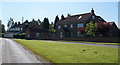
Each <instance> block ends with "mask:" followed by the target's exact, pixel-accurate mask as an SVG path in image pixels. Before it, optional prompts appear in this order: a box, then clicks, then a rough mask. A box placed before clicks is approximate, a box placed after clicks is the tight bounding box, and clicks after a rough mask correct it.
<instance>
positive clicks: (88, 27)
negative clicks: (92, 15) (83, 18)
mask: <svg viewBox="0 0 120 65" xmlns="http://www.w3.org/2000/svg"><path fill="white" fill-rule="evenodd" d="M85 31H86V35H88V36H94V35H95V31H96V26H95V24H94V23H93V22H92V21H91V22H89V23H88V24H86V27H85Z"/></svg>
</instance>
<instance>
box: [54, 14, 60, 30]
mask: <svg viewBox="0 0 120 65" xmlns="http://www.w3.org/2000/svg"><path fill="white" fill-rule="evenodd" d="M58 21H59V17H58V15H57V16H56V17H55V21H54V29H55V28H56V23H57V22H58Z"/></svg>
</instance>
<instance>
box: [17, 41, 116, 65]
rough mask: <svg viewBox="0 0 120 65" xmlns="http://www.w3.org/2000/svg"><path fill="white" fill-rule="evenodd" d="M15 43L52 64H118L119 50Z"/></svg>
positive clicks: (85, 46)
mask: <svg viewBox="0 0 120 65" xmlns="http://www.w3.org/2000/svg"><path fill="white" fill-rule="evenodd" d="M15 41H16V42H18V43H20V44H22V45H23V46H25V47H27V48H28V49H29V50H31V51H32V52H33V53H35V54H37V55H39V56H42V57H43V58H44V59H46V60H48V61H50V62H52V63H118V48H112V47H101V46H90V45H81V44H66V43H60V42H48V41H42V40H21V39H16V40H15Z"/></svg>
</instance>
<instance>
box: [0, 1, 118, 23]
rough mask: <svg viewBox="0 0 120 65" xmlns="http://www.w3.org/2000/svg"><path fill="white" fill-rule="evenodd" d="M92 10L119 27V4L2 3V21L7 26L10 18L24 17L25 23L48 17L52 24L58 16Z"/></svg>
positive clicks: (18, 18) (0, 4)
mask: <svg viewBox="0 0 120 65" xmlns="http://www.w3.org/2000/svg"><path fill="white" fill-rule="evenodd" d="M92 8H93V9H94V10H95V14H96V15H98V16H101V17H102V18H103V19H105V20H106V21H107V22H111V21H114V22H115V23H116V24H117V25H118V2H76V1H75V2H0V14H1V15H2V16H0V19H2V22H3V24H5V25H6V24H7V22H8V19H9V18H10V17H12V18H13V19H14V21H21V18H22V17H24V21H25V20H26V19H27V20H29V21H31V20H32V19H33V18H34V19H35V20H37V19H40V20H41V21H43V19H44V17H47V18H49V21H50V22H51V21H54V18H55V16H56V15H59V17H60V16H61V15H62V14H64V15H65V16H66V15H67V14H68V13H70V14H71V15H75V14H82V13H88V12H90V11H91V9H92Z"/></svg>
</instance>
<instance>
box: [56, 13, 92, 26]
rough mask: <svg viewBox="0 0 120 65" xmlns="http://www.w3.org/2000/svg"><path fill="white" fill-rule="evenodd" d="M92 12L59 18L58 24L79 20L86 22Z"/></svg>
mask: <svg viewBox="0 0 120 65" xmlns="http://www.w3.org/2000/svg"><path fill="white" fill-rule="evenodd" d="M91 15H92V14H91V13H84V14H78V15H73V16H69V17H66V18H65V19H64V20H59V21H58V22H57V23H56V24H57V25H59V24H70V23H78V22H85V21H86V20H88V19H89V18H90V17H91Z"/></svg>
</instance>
